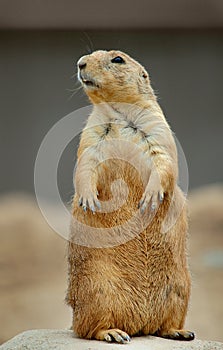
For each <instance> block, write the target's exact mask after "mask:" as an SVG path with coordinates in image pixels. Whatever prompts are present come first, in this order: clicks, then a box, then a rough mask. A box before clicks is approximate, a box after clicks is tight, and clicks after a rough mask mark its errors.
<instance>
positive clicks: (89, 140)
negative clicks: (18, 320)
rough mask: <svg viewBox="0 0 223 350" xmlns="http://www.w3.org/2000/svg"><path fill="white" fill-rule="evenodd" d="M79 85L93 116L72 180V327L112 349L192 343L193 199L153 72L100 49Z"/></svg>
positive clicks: (85, 62) (82, 70)
mask: <svg viewBox="0 0 223 350" xmlns="http://www.w3.org/2000/svg"><path fill="white" fill-rule="evenodd" d="M78 77H79V80H80V82H81V84H82V86H83V88H84V91H85V92H86V94H87V96H88V97H89V99H90V101H91V102H92V104H93V110H92V113H91V115H90V116H89V118H88V121H87V124H86V126H85V128H84V130H83V132H82V135H81V139H80V145H79V149H78V162H77V168H76V173H75V178H74V183H75V195H74V199H73V220H72V224H71V235H70V241H69V246H68V269H69V281H68V290H67V296H66V301H67V303H68V304H69V305H70V306H71V307H72V309H73V325H72V329H73V330H74V332H75V333H76V334H77V335H78V336H79V337H82V338H87V339H98V340H106V341H107V342H112V341H115V342H119V343H124V342H128V341H130V336H134V335H148V334H155V335H157V336H161V337H165V338H171V339H181V340H192V339H194V333H193V332H191V331H187V330H184V329H183V326H184V321H185V317H186V313H187V308H188V301H189V296H190V274H189V271H188V267H187V258H186V236H187V214H186V205H185V198H184V195H183V193H182V192H181V190H180V189H179V187H178V186H177V176H178V165H177V151H176V146H175V142H174V139H173V136H172V132H171V130H170V127H169V125H168V123H167V122H166V120H165V117H164V115H163V113H162V110H161V108H160V107H159V104H158V102H157V100H156V97H155V95H154V92H153V89H152V87H151V85H150V80H149V76H148V73H147V72H146V70H145V69H144V68H143V67H142V66H141V65H140V64H139V63H138V62H136V61H135V60H134V59H132V58H131V57H129V56H128V55H127V54H125V53H123V52H121V51H115V50H112V51H102V50H101V51H95V52H93V53H92V54H90V55H86V56H83V57H81V58H80V60H79V61H78ZM123 183H125V184H126V185H127V190H126V187H125V186H124V185H123ZM100 244H101V245H100Z"/></svg>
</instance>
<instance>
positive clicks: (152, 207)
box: [151, 203, 156, 211]
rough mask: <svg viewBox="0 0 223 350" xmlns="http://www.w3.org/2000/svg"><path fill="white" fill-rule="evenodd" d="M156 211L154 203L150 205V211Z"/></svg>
mask: <svg viewBox="0 0 223 350" xmlns="http://www.w3.org/2000/svg"><path fill="white" fill-rule="evenodd" d="M155 209H156V203H152V205H151V210H152V211H154V210H155Z"/></svg>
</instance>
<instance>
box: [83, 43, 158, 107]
mask: <svg viewBox="0 0 223 350" xmlns="http://www.w3.org/2000/svg"><path fill="white" fill-rule="evenodd" d="M77 66H78V79H79V81H80V82H81V84H82V85H83V87H84V90H85V92H86V94H87V95H88V97H89V98H90V100H91V101H92V102H93V103H100V102H125V103H137V102H138V103H140V102H143V101H148V100H149V99H155V96H154V94H153V90H152V88H151V86H150V81H149V76H148V73H147V72H146V70H145V69H144V68H143V67H142V66H141V65H140V64H139V63H138V62H137V61H135V60H134V59H132V58H131V57H130V56H128V55H127V54H125V53H124V52H121V51H115V50H112V51H102V50H100V51H95V52H93V53H92V54H90V55H85V56H83V57H81V58H80V59H79V61H78V63H77Z"/></svg>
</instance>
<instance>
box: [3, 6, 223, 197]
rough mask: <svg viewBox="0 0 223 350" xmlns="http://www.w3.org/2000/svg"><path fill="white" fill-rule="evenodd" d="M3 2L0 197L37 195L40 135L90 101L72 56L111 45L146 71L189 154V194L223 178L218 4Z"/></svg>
mask: <svg viewBox="0 0 223 350" xmlns="http://www.w3.org/2000/svg"><path fill="white" fill-rule="evenodd" d="M179 3H181V6H179ZM1 4H2V9H1V17H0V19H1V21H0V28H1V29H2V30H1V31H0V99H1V103H0V118H1V119H0V120H1V126H0V155H1V172H0V178H1V181H0V192H2V193H3V192H8V191H15V190H16V191H28V192H31V193H32V192H33V170H34V162H35V158H36V154H37V151H38V148H39V146H40V144H41V141H42V139H43V137H44V136H45V134H46V133H47V132H48V130H49V129H50V128H51V127H52V126H53V125H54V124H55V123H56V122H57V121H58V120H59V119H61V118H62V117H64V116H65V115H67V114H68V113H70V112H71V111H73V110H76V109H78V108H79V107H82V106H85V105H88V104H89V102H88V100H87V98H86V97H85V95H84V93H83V92H82V91H81V90H80V91H78V89H77V88H78V86H79V85H78V83H77V81H76V76H73V75H74V74H75V73H76V62H77V60H78V58H79V57H80V56H82V55H83V54H86V53H88V51H89V50H96V49H107V50H109V49H113V48H117V49H121V50H123V51H126V52H127V53H129V54H130V55H132V56H133V57H134V58H136V59H137V60H139V61H140V62H141V63H142V64H143V65H144V66H145V67H146V68H147V70H148V71H149V73H150V76H151V80H152V84H153V87H154V89H155V91H156V93H157V95H158V97H159V102H160V104H161V106H162V108H163V110H164V112H165V115H166V118H167V120H168V121H169V123H170V125H171V127H172V129H173V131H174V132H175V134H176V136H177V138H178V140H179V141H180V143H181V145H182V147H183V150H184V152H185V155H186V158H187V162H188V167H189V176H190V181H189V185H190V188H194V187H197V186H201V185H204V184H208V183H212V182H219V181H221V180H222V179H223V162H222V156H223V149H222V130H223V116H222V86H223V29H222V24H223V3H222V2H221V1H220V2H219V1H209V2H208V1H201V2H199V1H182V2H176V1H173V0H172V1H170V2H168V4H169V5H168V6H166V5H165V4H166V2H162V1H152V2H149V1H148V2H145V1H139V2H138V3H137V7H135V6H134V3H132V4H131V2H127V1H123V2H122V3H121V4H119V7H118V8H117V6H115V5H114V6H113V5H111V4H110V5H109V4H106V6H105V4H104V3H100V1H96V2H94V4H93V3H90V2H89V4H88V3H86V4H84V2H83V3H78V5H76V4H75V2H72V1H65V2H62V1H54V2H52V1H46V2H44V3H43V2H42V5H41V1H32V2H29V1H24V0H23V1H17V2H15V1H1V2H0V5H1ZM87 4H88V5H89V9H88V10H87V7H88V5H87ZM100 5H101V6H102V8H103V11H102V9H101V8H100ZM12 6H13V7H12ZM76 6H77V7H76ZM162 7H163V8H162ZM127 8H128V11H127ZM12 9H13V11H12ZM117 10H118V14H117ZM92 11H93V12H92ZM126 11H127V12H128V13H126ZM140 16H141V18H140ZM102 19H103V20H102ZM117 28H118V29H117ZM72 76H73V77H72ZM75 89H77V91H74V94H73V92H72V90H75ZM72 95H73V96H72ZM73 146H74V145H73V144H72V145H70V146H68V148H67V149H66V150H65V152H64V154H63V157H62V159H61V162H60V168H59V171H58V183H59V187H60V191H61V195H62V197H63V198H64V200H65V201H69V198H70V196H71V194H72V191H73V189H72V170H73V165H74V157H75V152H76V150H75V148H74V147H73ZM61 167H62V169H63V171H62V170H61Z"/></svg>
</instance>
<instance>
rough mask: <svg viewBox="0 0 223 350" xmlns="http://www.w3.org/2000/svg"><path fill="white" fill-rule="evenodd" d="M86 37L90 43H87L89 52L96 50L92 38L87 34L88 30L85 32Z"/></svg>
mask: <svg viewBox="0 0 223 350" xmlns="http://www.w3.org/2000/svg"><path fill="white" fill-rule="evenodd" d="M83 34H84V36H85V38H86V39H87V41H88V43H85V45H86V49H87V52H88V53H89V54H90V53H92V52H93V51H94V45H93V42H92V40H91V38H90V36H89V35H88V34H87V32H83Z"/></svg>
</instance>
